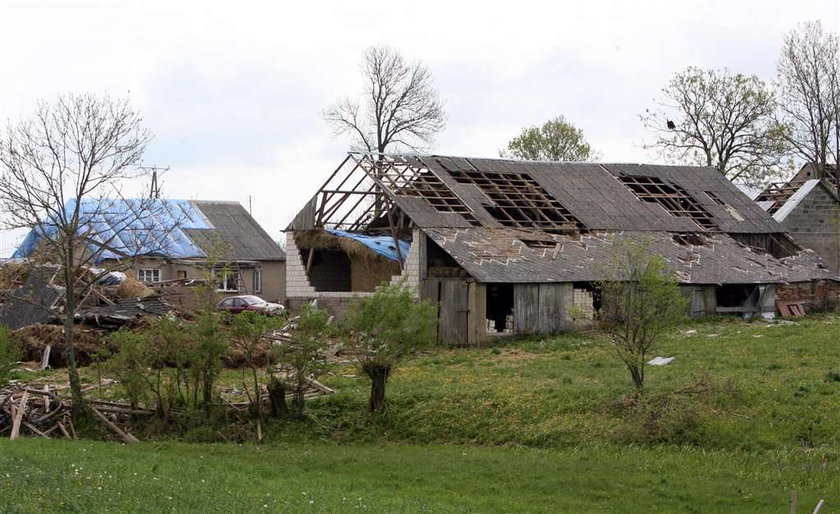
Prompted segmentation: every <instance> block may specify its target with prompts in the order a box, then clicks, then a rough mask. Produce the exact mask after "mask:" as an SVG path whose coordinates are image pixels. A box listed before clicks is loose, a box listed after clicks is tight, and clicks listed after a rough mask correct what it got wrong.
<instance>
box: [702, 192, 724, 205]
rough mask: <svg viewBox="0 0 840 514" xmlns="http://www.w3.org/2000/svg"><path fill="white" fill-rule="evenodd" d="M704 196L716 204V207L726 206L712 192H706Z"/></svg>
mask: <svg viewBox="0 0 840 514" xmlns="http://www.w3.org/2000/svg"><path fill="white" fill-rule="evenodd" d="M706 196H708V197H709V198H711V200H712V201H713V202H715V203H716V204H718V205H726V204H725V203H724V202H723V200H721V199H720V197H719V196H718V195H716V194H715V193H714V191H706Z"/></svg>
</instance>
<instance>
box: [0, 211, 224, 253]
mask: <svg viewBox="0 0 840 514" xmlns="http://www.w3.org/2000/svg"><path fill="white" fill-rule="evenodd" d="M144 202H145V203H144ZM74 207H75V200H71V201H69V202H68V203H67V207H66V211H67V212H72V211H73V209H74ZM79 212H80V218H81V220H82V223H81V228H80V229H79V232H78V234H79V235H80V236H81V235H86V236H87V237H88V239H89V240H90V241H91V242H90V244H89V245H88V248H89V249H90V251H91V252H94V253H95V254H96V258H95V261H96V262H101V261H103V260H106V259H119V258H120V257H121V255H129V256H140V255H164V256H167V257H170V258H176V259H177V258H189V257H205V256H206V255H205V253H204V251H202V250H201V248H199V247H198V246H197V245H196V244H195V243H194V242H193V240H192V239H191V238H190V237H189V236H188V235H187V234H186V233H185V232H184V230H185V229H212V228H213V225H212V224H211V223H210V222H209V221H208V220H207V218H206V217H205V216H204V215H203V214H202V213H201V211H200V210H199V209H198V208H197V207H196V206H195V205H193V204H192V203H191V202H189V201H187V200H165V199H160V200H154V201H151V203H150V201H149V200H137V199H107V198H87V199H84V200H82V204H81V208H80V210H79ZM56 231H57V229H56V223H55V222H54V221H51V220H44V222H43V223H42V225H41V226H40V227H37V228H35V229H33V230H31V231H30V232H29V234H27V235H26V238H24V240H23V242H22V243H21V244H20V246H19V247H18V249H17V251H15V253H14V255H13V256H12V257H16V258H23V257H29V256H31V255H32V253H33V252H34V251H35V248H36V247H37V246H38V243H39V242H40V241H41V240H42V239H43V238H44V237H45V236H47V237H51V236H52V235H54V234H55V233H56Z"/></svg>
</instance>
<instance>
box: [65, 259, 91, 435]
mask: <svg viewBox="0 0 840 514" xmlns="http://www.w3.org/2000/svg"><path fill="white" fill-rule="evenodd" d="M68 257H69V260H70V262H69V263H68V262H65V263H64V264H65V265H64V281H65V305H64V356H65V358H66V359H67V375H68V376H69V378H70V398H71V404H72V407H73V409H72V414H73V418H74V419H79V417H80V416H82V415H83V414H84V413H85V410H86V405H85V398H84V396H83V395H82V381H81V380H80V379H79V370H78V369H76V352H75V350H74V349H73V340H74V337H73V336H74V330H75V328H76V327H75V325H74V324H73V315H74V314H75V311H76V298H75V295H76V274H75V273H73V271H72V259H73V253H72V251H71V252H70V255H69V256H68Z"/></svg>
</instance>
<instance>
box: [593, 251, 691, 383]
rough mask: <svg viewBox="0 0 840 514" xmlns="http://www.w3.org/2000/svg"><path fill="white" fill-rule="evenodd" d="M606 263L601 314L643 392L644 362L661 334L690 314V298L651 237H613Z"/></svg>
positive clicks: (619, 354) (631, 376) (602, 282)
mask: <svg viewBox="0 0 840 514" xmlns="http://www.w3.org/2000/svg"><path fill="white" fill-rule="evenodd" d="M603 266H604V269H603V272H604V276H605V277H606V278H605V279H604V280H603V281H601V282H600V283H599V286H600V290H601V296H602V298H603V307H602V309H601V311H600V314H601V316H602V317H603V318H604V319H605V320H607V321H608V322H609V324H608V325H607V329H608V332H609V334H610V340H611V342H612V345H613V348H615V353H616V355H617V356H618V358H619V359H620V360H621V362H623V363H624V365H625V366H626V367H627V370H628V371H629V372H630V378H631V380H632V381H633V387H635V388H636V390H637V391H641V390H642V389H643V388H644V385H645V363H646V362H647V360H648V359H649V358H650V354H651V352H653V351H654V350H655V348H656V346H655V345H656V343H657V341H658V339H659V338H660V337H661V335H662V332H663V331H664V330H666V329H667V328H669V327H671V326H673V325H674V324H675V323H676V322H677V321H678V320H680V319H681V318H683V317H685V311H686V309H687V308H688V300H687V299H686V298H685V297H683V296H682V294H680V287H679V283H678V282H677V278H676V276H674V274H673V272H671V271H669V270H668V267H667V265H666V264H665V260H664V259H663V258H662V256H660V255H656V254H653V253H651V252H650V242H649V241H634V240H632V239H620V240H616V241H614V242H613V245H612V248H611V250H610V255H609V256H608V258H607V261H606V262H604V263H603Z"/></svg>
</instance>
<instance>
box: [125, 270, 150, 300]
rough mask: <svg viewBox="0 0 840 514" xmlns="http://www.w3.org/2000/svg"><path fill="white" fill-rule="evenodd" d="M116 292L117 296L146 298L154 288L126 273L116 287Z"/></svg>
mask: <svg viewBox="0 0 840 514" xmlns="http://www.w3.org/2000/svg"><path fill="white" fill-rule="evenodd" d="M116 294H117V297H118V298H146V297H147V296H152V295H153V294H155V290H154V289H152V288H151V287H149V286H147V285H146V284H144V283H143V282H140V281H139V280H137V279H136V278H134V277H132V276H131V275H126V276H125V280H123V281H122V283H121V284H120V285H119V287H117V292H116Z"/></svg>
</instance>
